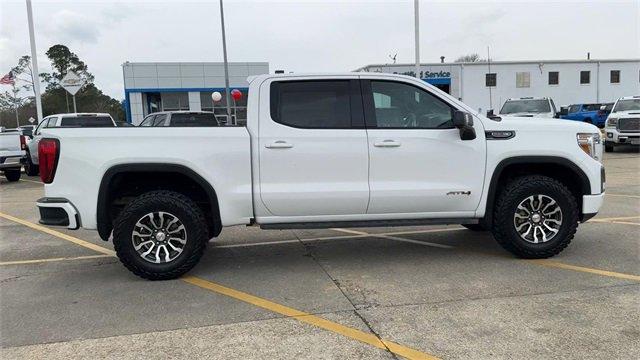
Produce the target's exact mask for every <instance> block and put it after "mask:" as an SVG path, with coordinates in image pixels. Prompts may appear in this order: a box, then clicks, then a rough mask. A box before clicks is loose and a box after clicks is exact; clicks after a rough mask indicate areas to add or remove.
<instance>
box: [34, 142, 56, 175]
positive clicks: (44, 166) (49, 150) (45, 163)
mask: <svg viewBox="0 0 640 360" xmlns="http://www.w3.org/2000/svg"><path fill="white" fill-rule="evenodd" d="M59 156H60V141H58V139H46V138H45V139H42V140H40V143H38V163H39V165H40V179H42V182H43V183H45V184H51V183H52V182H53V177H54V176H55V175H56V167H57V166H58V157H59Z"/></svg>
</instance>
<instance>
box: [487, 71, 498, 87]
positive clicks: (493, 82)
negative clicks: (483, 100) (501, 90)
mask: <svg viewBox="0 0 640 360" xmlns="http://www.w3.org/2000/svg"><path fill="white" fill-rule="evenodd" d="M484 83H485V86H487V87H495V86H497V83H498V81H497V78H496V73H488V74H486V75H485V77H484Z"/></svg>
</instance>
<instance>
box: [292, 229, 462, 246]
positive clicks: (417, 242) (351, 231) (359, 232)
mask: <svg viewBox="0 0 640 360" xmlns="http://www.w3.org/2000/svg"><path fill="white" fill-rule="evenodd" d="M331 230H335V231H342V232H346V233H351V234H358V235H361V236H368V237H374V238H379V239H387V240H394V241H400V242H406V243H410V244H418V245H423V246H432V247H437V248H441V249H453V246H451V245H444V244H438V243H432V242H428V241H420V240H412V239H405V238H401V237H397V236H391V235H389V234H385V233H382V234H376V233H367V232H364V231H356V230H349V229H341V228H333V229H331ZM433 230H457V229H433ZM407 234H408V233H407ZM300 241H303V242H304V240H300Z"/></svg>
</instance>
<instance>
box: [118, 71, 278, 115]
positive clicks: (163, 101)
mask: <svg viewBox="0 0 640 360" xmlns="http://www.w3.org/2000/svg"><path fill="white" fill-rule="evenodd" d="M122 73H123V77H124V92H125V111H126V115H127V121H129V122H131V123H133V124H136V125H137V124H139V123H140V122H141V121H142V119H143V118H144V117H145V116H146V115H148V114H150V113H153V112H158V111H175V110H192V111H200V110H204V111H215V112H216V113H218V114H220V115H222V114H226V102H225V99H226V97H225V81H224V64H223V63H218V62H204V63H203V62H158V63H155V62H126V63H124V64H122ZM268 73H269V63H267V62H230V63H229V87H230V89H231V90H234V89H238V90H240V91H241V92H242V93H243V97H242V99H240V100H239V101H238V102H233V99H232V100H231V101H232V102H233V103H232V104H231V106H232V113H235V114H237V118H238V119H240V120H242V119H246V106H247V105H246V104H247V96H246V95H247V91H248V86H249V84H248V83H247V77H248V76H250V75H260V74H268ZM214 91H219V92H220V93H221V94H222V100H221V101H220V102H217V103H215V104H214V103H213V100H212V99H211V93H212V92H214Z"/></svg>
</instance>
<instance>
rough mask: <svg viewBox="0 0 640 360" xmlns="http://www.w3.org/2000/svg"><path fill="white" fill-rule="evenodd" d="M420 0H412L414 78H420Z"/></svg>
mask: <svg viewBox="0 0 640 360" xmlns="http://www.w3.org/2000/svg"><path fill="white" fill-rule="evenodd" d="M419 3H420V0H413V13H414V17H415V30H416V35H415V38H416V78H418V79H420V5H419Z"/></svg>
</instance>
